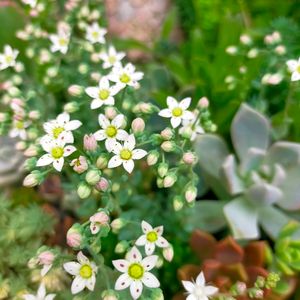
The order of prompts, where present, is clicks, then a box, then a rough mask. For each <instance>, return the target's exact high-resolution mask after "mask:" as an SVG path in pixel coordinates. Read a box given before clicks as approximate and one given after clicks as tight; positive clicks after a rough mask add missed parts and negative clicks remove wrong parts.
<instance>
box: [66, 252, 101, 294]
mask: <svg viewBox="0 0 300 300" xmlns="http://www.w3.org/2000/svg"><path fill="white" fill-rule="evenodd" d="M77 260H78V262H75V261H71V262H68V263H65V264H64V269H65V270H66V271H67V272H68V273H69V274H71V275H73V276H75V278H74V280H73V282H72V286H71V292H72V294H77V293H79V292H81V291H82V290H83V289H84V288H85V287H86V288H88V289H89V290H90V291H93V290H94V288H95V283H96V274H97V269H98V268H97V266H96V265H95V263H94V262H90V261H89V259H88V258H87V257H86V256H85V255H83V253H82V252H81V251H80V252H79V253H78V254H77Z"/></svg>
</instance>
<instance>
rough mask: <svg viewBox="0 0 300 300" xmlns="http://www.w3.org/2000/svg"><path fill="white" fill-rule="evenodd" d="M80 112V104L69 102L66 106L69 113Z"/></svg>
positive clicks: (65, 108) (65, 109)
mask: <svg viewBox="0 0 300 300" xmlns="http://www.w3.org/2000/svg"><path fill="white" fill-rule="evenodd" d="M78 110H79V104H78V103H77V102H75V101H72V102H69V103H67V104H65V105H64V111H65V112H67V113H70V114H72V113H74V112H76V111H78Z"/></svg>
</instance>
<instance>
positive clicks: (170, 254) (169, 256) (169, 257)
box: [163, 245, 174, 262]
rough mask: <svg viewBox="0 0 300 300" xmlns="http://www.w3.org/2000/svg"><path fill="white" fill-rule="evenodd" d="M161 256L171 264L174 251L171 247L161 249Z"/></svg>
mask: <svg viewBox="0 0 300 300" xmlns="http://www.w3.org/2000/svg"><path fill="white" fill-rule="evenodd" d="M163 256H164V258H165V260H167V261H169V262H171V261H172V260H173V257H174V249H173V246H172V245H169V247H167V248H163Z"/></svg>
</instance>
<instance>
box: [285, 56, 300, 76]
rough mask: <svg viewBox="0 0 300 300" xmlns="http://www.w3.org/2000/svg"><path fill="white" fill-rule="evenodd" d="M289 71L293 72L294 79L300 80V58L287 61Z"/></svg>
mask: <svg viewBox="0 0 300 300" xmlns="http://www.w3.org/2000/svg"><path fill="white" fill-rule="evenodd" d="M286 64H287V66H288V69H289V71H290V72H291V73H292V78H291V80H292V81H298V80H300V58H299V59H298V60H295V59H291V60H288V61H287V62H286Z"/></svg>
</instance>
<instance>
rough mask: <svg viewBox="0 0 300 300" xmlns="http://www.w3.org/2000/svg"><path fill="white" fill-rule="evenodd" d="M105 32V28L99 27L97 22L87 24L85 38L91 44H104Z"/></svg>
mask: <svg viewBox="0 0 300 300" xmlns="http://www.w3.org/2000/svg"><path fill="white" fill-rule="evenodd" d="M106 33H107V30H106V29H104V28H101V27H100V26H99V25H98V24H97V23H93V24H92V25H91V26H87V28H86V39H87V40H88V41H89V42H91V43H92V44H96V43H100V44H105V38H104V35H105V34H106Z"/></svg>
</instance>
